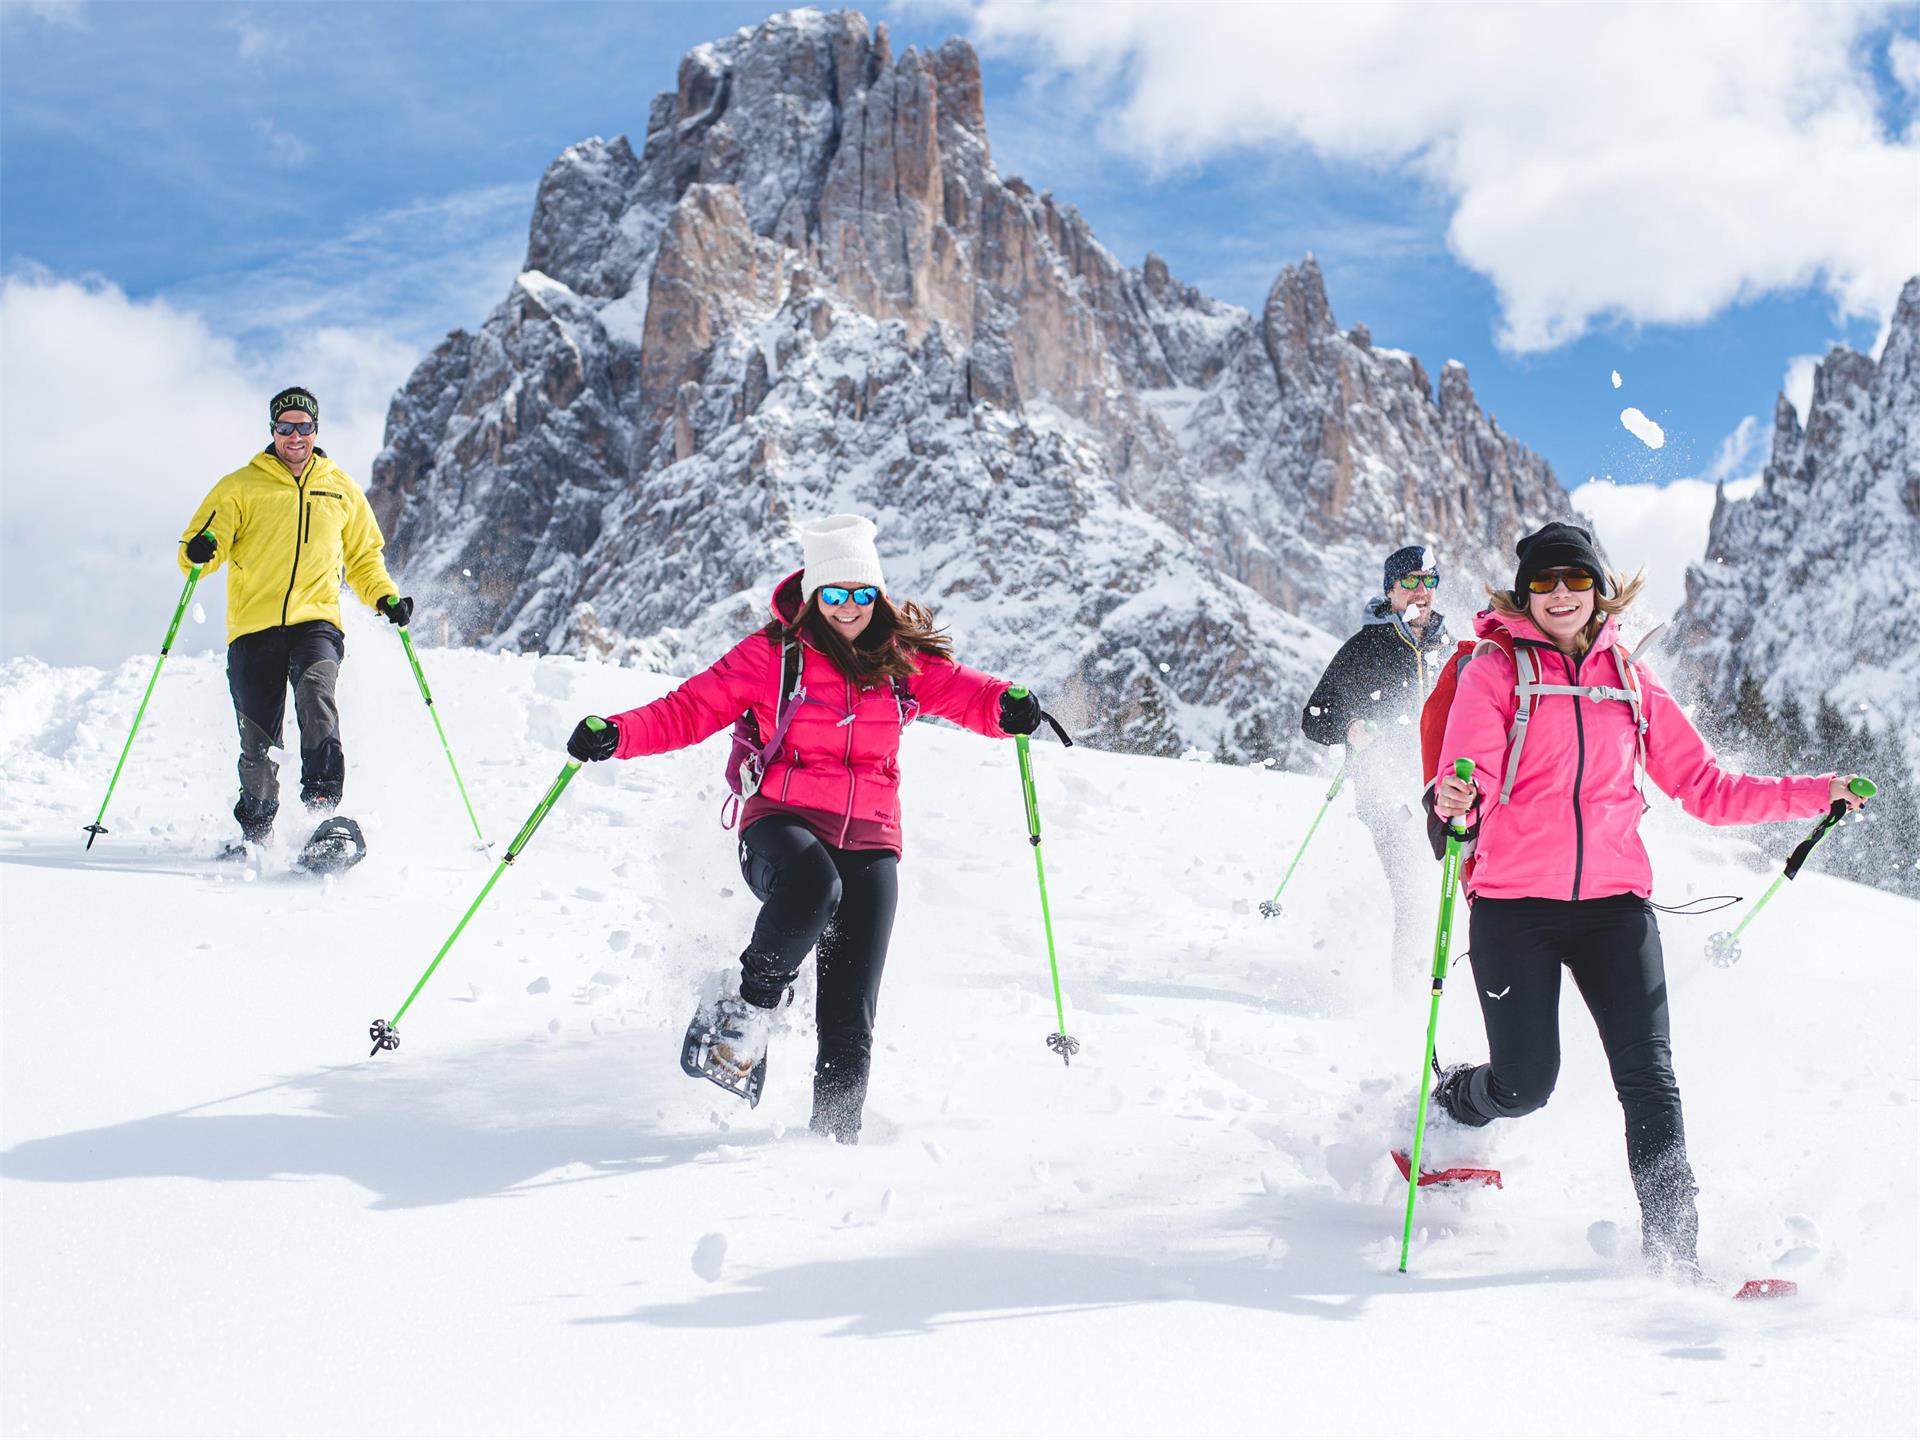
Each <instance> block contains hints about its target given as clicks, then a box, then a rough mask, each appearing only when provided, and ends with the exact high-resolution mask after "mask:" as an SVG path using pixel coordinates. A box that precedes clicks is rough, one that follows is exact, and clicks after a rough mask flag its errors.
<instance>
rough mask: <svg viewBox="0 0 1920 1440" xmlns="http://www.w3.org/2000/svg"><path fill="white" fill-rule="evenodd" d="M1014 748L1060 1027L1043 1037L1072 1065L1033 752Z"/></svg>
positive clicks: (1074, 1043) (1018, 689)
mask: <svg viewBox="0 0 1920 1440" xmlns="http://www.w3.org/2000/svg"><path fill="white" fill-rule="evenodd" d="M1007 694H1008V695H1010V696H1012V697H1013V698H1014V699H1015V700H1024V699H1025V698H1026V696H1027V691H1026V687H1025V686H1022V685H1016V686H1014V687H1013V688H1012V689H1011V690H1009V691H1008V692H1007ZM1042 714H1043V716H1044V718H1045V719H1046V721H1047V723H1048V724H1049V725H1051V726H1053V733H1054V734H1056V735H1058V736H1059V737H1060V743H1061V744H1063V745H1071V744H1073V741H1072V740H1070V739H1069V738H1068V737H1067V732H1066V731H1065V730H1063V729H1061V728H1060V722H1059V721H1057V720H1055V719H1054V718H1053V717H1052V716H1051V715H1045V712H1042ZM1013 745H1014V749H1015V751H1016V752H1017V753H1018V754H1019V756H1020V790H1021V793H1022V795H1023V796H1024V798H1025V800H1026V804H1027V841H1028V843H1029V844H1031V845H1032V846H1033V873H1034V874H1035V875H1037V876H1038V877H1039V878H1040V923H1041V924H1043V925H1044V926H1046V930H1047V966H1048V968H1049V969H1050V970H1051V971H1052V972H1053V1013H1054V1016H1055V1018H1056V1019H1058V1020H1059V1022H1060V1028H1059V1029H1058V1030H1056V1031H1054V1032H1053V1034H1051V1035H1049V1036H1048V1037H1047V1048H1048V1049H1049V1050H1051V1051H1053V1053H1054V1054H1056V1055H1058V1056H1059V1057H1060V1063H1061V1064H1063V1065H1072V1064H1073V1057H1074V1055H1075V1054H1077V1053H1078V1052H1079V1049H1080V1042H1079V1041H1078V1040H1076V1039H1074V1038H1073V1037H1072V1036H1071V1035H1069V1034H1067V1007H1066V1002H1065V1001H1063V1000H1062V999H1061V998H1060V959H1059V957H1058V956H1057V955H1056V954H1055V953H1054V948H1053V913H1052V911H1051V910H1050V909H1049V908H1048V906H1047V867H1046V865H1045V864H1043V863H1042V861H1041V859H1040V805H1039V802H1038V801H1037V800H1035V799H1034V794H1033V756H1032V754H1031V753H1030V752H1029V750H1028V748H1027V737H1026V736H1025V735H1016V736H1014V737H1013Z"/></svg>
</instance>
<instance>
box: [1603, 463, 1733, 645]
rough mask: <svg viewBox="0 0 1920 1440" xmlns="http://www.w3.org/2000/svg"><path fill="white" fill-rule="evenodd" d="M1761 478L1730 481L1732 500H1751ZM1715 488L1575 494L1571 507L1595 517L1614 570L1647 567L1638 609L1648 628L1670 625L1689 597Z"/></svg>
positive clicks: (1697, 485)
mask: <svg viewBox="0 0 1920 1440" xmlns="http://www.w3.org/2000/svg"><path fill="white" fill-rule="evenodd" d="M1758 484H1759V481H1758V480H1757V479H1753V478H1749V479H1743V480H1737V481H1732V482H1730V483H1729V484H1728V485H1727V496H1728V498H1729V499H1734V500H1738V499H1742V498H1744V497H1746V496H1748V495H1751V494H1752V493H1753V491H1754V488H1755V486H1757V485H1758ZM1713 494H1714V485H1713V482H1712V481H1709V480H1696V479H1687V480H1673V481H1669V482H1668V483H1667V484H1665V485H1616V484H1614V482H1613V481H1611V480H1589V481H1587V483H1586V484H1584V485H1581V486H1578V487H1576V488H1575V489H1574V492H1573V495H1572V500H1573V508H1574V509H1575V510H1578V511H1580V512H1581V513H1582V514H1584V515H1590V516H1592V517H1593V524H1594V533H1595V534H1596V535H1597V536H1598V537H1599V540H1600V543H1601V545H1602V546H1603V547H1604V548H1605V550H1606V552H1607V558H1608V559H1609V560H1610V561H1612V562H1613V565H1614V568H1616V569H1618V570H1623V571H1625V572H1627V573H1628V574H1632V573H1633V572H1634V571H1635V570H1638V569H1640V568H1642V567H1643V566H1644V567H1645V569H1646V572H1647V588H1646V591H1645V593H1644V594H1643V595H1642V597H1641V600H1640V603H1639V604H1638V605H1637V606H1635V610H1636V611H1637V612H1638V613H1640V614H1642V615H1644V616H1646V617H1647V618H1648V620H1649V622H1650V623H1657V622H1660V621H1665V620H1670V619H1672V618H1673V613H1674V611H1676V610H1678V609H1679V608H1680V602H1681V601H1682V600H1684V599H1686V594H1687V566H1689V565H1691V564H1693V563H1694V562H1695V561H1696V560H1698V559H1699V558H1700V557H1701V556H1702V555H1704V554H1705V553H1706V550H1707V523H1708V521H1710V520H1711V519H1712V518H1713Z"/></svg>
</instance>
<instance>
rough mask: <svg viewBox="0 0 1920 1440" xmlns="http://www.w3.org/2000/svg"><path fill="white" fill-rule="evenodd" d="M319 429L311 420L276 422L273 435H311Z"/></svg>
mask: <svg viewBox="0 0 1920 1440" xmlns="http://www.w3.org/2000/svg"><path fill="white" fill-rule="evenodd" d="M319 428H320V427H319V425H317V424H316V423H314V422H313V421H311V420H276V421H274V422H273V433H274V434H276V435H311V434H313V432H314V431H316V430H318V429H319Z"/></svg>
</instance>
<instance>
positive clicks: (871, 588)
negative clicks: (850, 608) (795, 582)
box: [814, 585, 880, 605]
mask: <svg viewBox="0 0 1920 1440" xmlns="http://www.w3.org/2000/svg"><path fill="white" fill-rule="evenodd" d="M814 593H815V594H817V595H819V597H820V603H821V604H822V605H844V604H846V603H847V601H849V600H851V601H853V603H854V604H856V605H871V604H872V603H873V602H874V601H875V600H876V599H878V598H879V596H880V587H879V586H877V585H857V586H855V587H854V588H853V589H851V590H849V589H848V588H847V587H846V586H844V585H822V586H821V587H820V588H819V590H817V591H815V592H814Z"/></svg>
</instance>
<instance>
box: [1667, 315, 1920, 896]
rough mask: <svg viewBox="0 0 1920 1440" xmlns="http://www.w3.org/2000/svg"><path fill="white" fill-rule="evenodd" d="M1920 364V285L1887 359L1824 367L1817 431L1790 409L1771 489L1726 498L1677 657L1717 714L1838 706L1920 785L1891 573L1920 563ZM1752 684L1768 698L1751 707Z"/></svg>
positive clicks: (1906, 652) (1905, 641)
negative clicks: (1891, 749) (1747, 687)
mask: <svg viewBox="0 0 1920 1440" xmlns="http://www.w3.org/2000/svg"><path fill="white" fill-rule="evenodd" d="M1917 353H1920V279H1915V280H1910V281H1908V282H1907V285H1906V287H1905V288H1904V289H1903V290H1902V292H1901V297H1900V303H1899V306H1898V308H1897V310H1896V312H1895V315H1894V320H1893V325H1892V328H1891V330H1890V331H1889V333H1888V337H1887V342H1886V345H1885V347H1884V348H1883V350H1882V352H1881V355H1880V358H1879V360H1878V361H1876V360H1874V359H1873V358H1872V357H1870V356H1867V355H1863V354H1861V353H1859V352H1858V351H1855V350H1851V349H1848V348H1846V347H1843V346H1836V347H1834V348H1833V349H1832V350H1831V351H1829V352H1828V354H1827V355H1826V357H1825V358H1824V359H1822V360H1821V361H1820V363H1819V364H1818V366H1817V367H1816V368H1815V370H1814V377H1813V394H1812V399H1811V401H1810V402H1809V404H1808V407H1807V415H1806V422H1805V424H1804V425H1803V424H1802V423H1801V421H1800V417H1799V416H1798V415H1796V414H1795V412H1794V408H1793V406H1792V404H1791V403H1790V402H1789V401H1788V400H1787V398H1786V397H1785V396H1784V395H1782V396H1781V397H1779V399H1778V401H1777V402H1776V403H1775V406H1774V430H1773V451H1772V454H1771V456H1770V457H1769V459H1768V463H1767V467H1766V471H1765V477H1764V480H1763V483H1762V485H1761V487H1760V489H1759V490H1758V491H1757V492H1756V493H1755V494H1754V495H1753V496H1752V497H1751V498H1749V499H1746V500H1738V501H1734V500H1729V499H1727V498H1726V496H1725V494H1724V493H1723V494H1722V495H1721V496H1720V497H1719V498H1718V500H1717V501H1716V503H1715V506H1714V512H1713V520H1712V524H1711V526H1710V529H1709V532H1708V540H1707V551H1706V558H1705V559H1704V560H1703V561H1701V562H1700V563H1699V564H1696V565H1694V566H1692V567H1691V568H1689V570H1688V571H1687V598H1686V602H1685V604H1684V605H1683V606H1682V608H1681V610H1680V612H1679V614H1678V615H1677V616H1676V625H1675V628H1676V631H1677V637H1676V638H1675V639H1674V640H1673V641H1672V642H1671V644H1669V645H1668V646H1667V647H1666V649H1667V651H1668V653H1670V654H1672V655H1674V656H1676V657H1678V658H1677V659H1676V661H1675V666H1676V669H1677V670H1678V672H1679V674H1678V679H1679V681H1680V683H1681V684H1682V685H1683V686H1684V687H1685V688H1686V689H1687V690H1689V691H1690V692H1691V693H1692V694H1693V695H1694V696H1695V697H1696V698H1697V699H1698V700H1699V701H1700V702H1701V703H1702V705H1703V707H1704V708H1705V709H1706V710H1707V712H1708V713H1710V714H1715V715H1719V716H1722V717H1726V716H1734V715H1736V714H1737V713H1741V712H1743V711H1746V710H1751V709H1752V708H1753V706H1754V705H1756V704H1762V705H1764V706H1768V707H1773V708H1774V709H1775V710H1781V709H1787V710H1789V711H1790V712H1791V713H1795V714H1802V715H1806V716H1813V715H1815V714H1816V713H1817V712H1820V711H1821V710H1822V709H1823V708H1824V709H1826V710H1828V711H1829V712H1831V713H1832V714H1833V715H1834V716H1836V717H1838V721H1837V722H1836V723H1840V724H1842V725H1846V726H1851V727H1853V729H1854V730H1855V731H1856V732H1857V733H1859V734H1861V735H1862V736H1865V737H1887V736H1891V737H1894V738H1895V739H1896V740H1897V741H1898V742H1899V744H1900V745H1902V746H1904V750H1905V756H1906V762H1907V765H1908V767H1909V768H1910V770H1911V771H1912V772H1913V773H1914V774H1920V727H1916V726H1914V725H1913V723H1912V716H1913V715H1914V714H1915V713H1916V711H1917V710H1920V610H1916V609H1915V607H1913V606H1911V605H1909V604H1907V603H1905V599H1904V596H1901V595H1897V594H1896V595H1890V594H1889V591H1888V589H1887V587H1886V584H1885V581H1884V577H1886V576H1888V575H1903V574H1908V573H1912V572H1913V571H1914V570H1915V568H1916V567H1920V459H1916V457H1920V363H1916V358H1915V357H1916V354H1917ZM1868 537H1870V543H1871V547H1872V548H1871V555H1872V559H1871V563H1870V564H1869V563H1868V562H1867V561H1866V559H1865V557H1866V555H1867V553H1868V551H1867V549H1866V548H1865V546H1866V544H1867V543H1868ZM1743 682H1747V683H1750V684H1751V685H1752V686H1754V687H1755V690H1756V693H1755V694H1754V695H1752V696H1750V697H1748V702H1747V703H1746V704H1745V705H1743V704H1742V694H1741V689H1742V684H1743ZM1730 738H1732V739H1734V740H1735V741H1738V740H1739V739H1740V737H1739V736H1737V735H1735V736H1731V737H1730ZM1832 743H1833V741H1832V737H1828V740H1827V744H1828V745H1829V746H1831V744H1832ZM1828 758H1829V759H1831V758H1832V757H1828ZM1912 858H1913V857H1912V856H1910V855H1909V856H1907V857H1906V858H1905V859H1904V860H1903V861H1902V863H1903V864H1904V865H1906V866H1907V867H1908V868H1909V870H1910V868H1911V864H1912Z"/></svg>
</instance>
